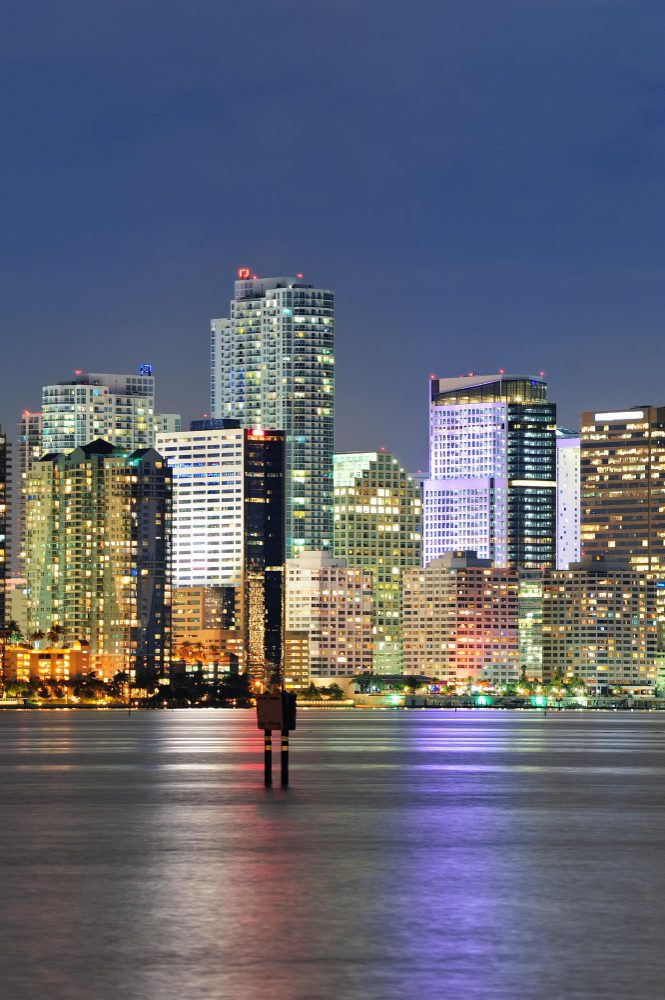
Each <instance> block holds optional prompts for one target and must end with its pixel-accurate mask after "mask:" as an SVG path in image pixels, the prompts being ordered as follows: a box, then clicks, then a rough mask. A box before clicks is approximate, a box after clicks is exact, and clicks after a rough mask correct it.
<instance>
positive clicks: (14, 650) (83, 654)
mask: <svg viewBox="0 0 665 1000" xmlns="http://www.w3.org/2000/svg"><path fill="white" fill-rule="evenodd" d="M95 666H96V667H97V668H98V667H99V664H98V663H97V664H95ZM93 669H95V667H94V666H93V664H92V662H91V659H90V647H89V646H88V644H87V642H74V643H72V645H71V647H65V648H63V647H49V648H48V649H30V648H28V647H26V646H8V647H7V649H6V650H5V681H24V682H28V681H68V680H70V679H71V678H74V677H81V676H83V675H84V674H88V673H90V671H91V670H93ZM95 672H96V673H98V674H99V676H100V677H103V678H104V679H106V678H107V674H108V671H104V670H99V669H97V670H96V671H95ZM108 679H111V678H110V677H109V678H108Z"/></svg>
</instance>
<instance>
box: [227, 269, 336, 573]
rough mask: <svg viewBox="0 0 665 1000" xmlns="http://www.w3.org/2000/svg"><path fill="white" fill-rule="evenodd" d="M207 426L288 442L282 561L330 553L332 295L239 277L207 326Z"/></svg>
mask: <svg viewBox="0 0 665 1000" xmlns="http://www.w3.org/2000/svg"><path fill="white" fill-rule="evenodd" d="M211 340H212V355H211V361H212V378H211V406H212V415H213V417H218V418H221V417H226V418H228V417H230V418H233V419H237V420H240V422H241V424H242V426H243V427H246V428H253V427H262V428H266V429H275V430H282V431H284V433H285V435H286V553H287V556H296V555H298V554H299V553H300V552H304V551H307V550H310V551H311V550H318V549H323V550H325V549H330V548H331V547H332V507H333V495H332V491H333V473H332V453H333V434H334V405H335V403H334V391H335V375H334V360H335V359H334V347H335V343H334V341H335V303H334V294H333V292H331V291H329V290H327V289H322V288H315V287H314V286H313V285H309V284H306V283H304V282H303V281H302V275H296V276H295V277H290V278H289V277H286V278H262V279H259V278H256V277H250V274H249V271H248V270H247V269H245V268H241V269H240V270H239V272H238V280H237V281H236V283H235V295H234V298H233V299H232V301H231V309H230V317H229V318H228V319H214V320H212V323H211Z"/></svg>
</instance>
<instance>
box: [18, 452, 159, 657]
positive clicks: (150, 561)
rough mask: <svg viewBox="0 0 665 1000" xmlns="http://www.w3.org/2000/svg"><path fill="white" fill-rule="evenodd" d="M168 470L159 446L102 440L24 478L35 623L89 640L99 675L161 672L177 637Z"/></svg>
mask: <svg viewBox="0 0 665 1000" xmlns="http://www.w3.org/2000/svg"><path fill="white" fill-rule="evenodd" d="M170 518H171V474H170V471H169V469H167V467H166V463H165V461H164V459H163V458H162V457H161V455H159V454H158V453H157V452H156V451H154V449H140V450H138V451H134V452H131V453H129V454H127V453H126V452H123V451H121V449H120V448H115V447H113V445H111V444H109V443H108V442H106V441H101V440H97V441H94V442H91V443H90V444H87V445H84V446H83V447H79V448H76V449H74V451H72V452H71V453H70V454H69V455H63V454H57V455H53V454H51V455H46V456H44V457H43V458H41V459H39V460H38V461H37V462H34V463H33V465H32V467H31V469H30V472H29V473H28V477H27V484H26V551H27V581H28V594H29V612H28V619H29V627H30V629H31V630H35V631H42V632H44V633H47V632H48V631H49V629H50V628H51V627H52V626H53V625H58V626H60V628H61V629H62V641H63V644H65V645H68V646H71V645H72V643H73V642H74V641H75V640H83V641H86V642H88V643H89V644H90V655H91V664H92V665H93V668H94V669H96V670H97V671H98V672H99V673H100V674H101V675H105V676H113V675H114V674H115V673H116V671H119V670H135V669H136V670H141V669H145V670H148V671H152V672H156V673H159V672H162V671H164V670H165V668H166V666H167V664H168V662H169V654H170V644H171V607H170V605H171V594H170V588H171V572H170V569H171V567H170V535H171V530H170V529H171V526H170Z"/></svg>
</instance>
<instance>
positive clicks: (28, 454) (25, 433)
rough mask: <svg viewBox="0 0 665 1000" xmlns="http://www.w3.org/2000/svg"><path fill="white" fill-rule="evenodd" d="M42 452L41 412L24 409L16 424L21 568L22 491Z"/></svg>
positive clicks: (22, 562) (21, 560)
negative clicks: (32, 467)
mask: <svg viewBox="0 0 665 1000" xmlns="http://www.w3.org/2000/svg"><path fill="white" fill-rule="evenodd" d="M43 454H44V452H43V450H42V414H41V413H31V412H30V411H29V410H24V411H23V413H22V414H21V420H20V421H19V426H18V457H19V477H20V478H19V489H20V496H19V545H20V549H19V562H20V567H21V570H23V568H24V566H25V505H24V503H23V492H24V489H25V481H26V478H27V475H28V470H29V469H30V466H31V465H32V463H33V462H35V461H36V460H37V459H38V458H41V456H42V455H43Z"/></svg>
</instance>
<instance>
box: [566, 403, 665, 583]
mask: <svg viewBox="0 0 665 1000" xmlns="http://www.w3.org/2000/svg"><path fill="white" fill-rule="evenodd" d="M581 475H582V528H581V530H582V553H583V555H584V556H606V557H607V558H610V559H619V560H625V561H628V562H630V564H631V565H632V566H633V567H634V568H635V569H638V570H644V571H649V570H651V571H653V572H656V573H661V574H665V407H656V406H642V407H633V408H631V409H629V410H618V411H611V412H601V413H583V414H582V444H581Z"/></svg>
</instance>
